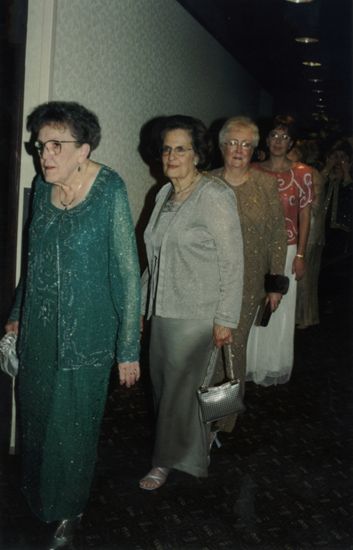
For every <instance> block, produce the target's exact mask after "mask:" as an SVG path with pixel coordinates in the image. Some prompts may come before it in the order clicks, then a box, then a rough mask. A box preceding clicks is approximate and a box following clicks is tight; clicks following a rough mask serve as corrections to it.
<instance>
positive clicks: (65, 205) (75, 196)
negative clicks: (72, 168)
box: [59, 165, 88, 210]
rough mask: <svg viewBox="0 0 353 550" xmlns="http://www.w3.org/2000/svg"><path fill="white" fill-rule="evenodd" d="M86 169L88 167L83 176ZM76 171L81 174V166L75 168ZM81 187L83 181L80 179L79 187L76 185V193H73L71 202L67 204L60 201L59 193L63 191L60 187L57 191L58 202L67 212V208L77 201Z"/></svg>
mask: <svg viewBox="0 0 353 550" xmlns="http://www.w3.org/2000/svg"><path fill="white" fill-rule="evenodd" d="M87 168H88V165H87V166H86V170H85V174H86V172H87ZM77 171H78V172H81V166H79V167H78V168H77ZM82 185H83V179H82V178H81V182H80V183H79V185H78V187H77V189H76V191H75V192H74V195H73V197H72V199H71V201H69V202H64V201H62V200H61V192H62V190H63V189H62V188H61V187H60V190H59V201H60V204H61V206H63V207H64V209H65V210H67V209H68V208H69V206H71V205H72V204H73V203H74V201H75V200H76V199H77V197H78V194H79V192H80V189H81V187H82Z"/></svg>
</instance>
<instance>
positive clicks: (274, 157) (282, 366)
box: [247, 116, 312, 386]
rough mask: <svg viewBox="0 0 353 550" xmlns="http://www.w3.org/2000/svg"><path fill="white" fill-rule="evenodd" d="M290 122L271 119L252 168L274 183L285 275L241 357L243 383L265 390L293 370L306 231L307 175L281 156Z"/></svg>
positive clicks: (307, 169)
mask: <svg viewBox="0 0 353 550" xmlns="http://www.w3.org/2000/svg"><path fill="white" fill-rule="evenodd" d="M294 139H295V135H294V121H293V119H292V118H291V117H282V116H277V117H275V119H274V121H273V125H272V129H271V131H270V132H269V134H268V136H267V141H266V143H267V146H268V148H269V153H270V154H269V158H268V160H265V161H264V162H261V163H258V164H255V165H254V167H256V168H257V169H258V170H260V171H262V172H265V173H266V174H269V175H271V176H274V177H275V178H276V179H277V183H278V191H279V197H280V199H281V203H282V207H283V212H284V217H285V224H286V230H287V258H286V266H285V275H287V277H289V279H290V284H289V291H288V293H287V294H286V296H284V297H283V300H282V303H281V308H280V309H279V310H278V313H277V314H276V315H273V316H272V318H271V319H270V322H269V325H268V326H267V327H266V328H264V327H258V326H253V327H252V328H251V331H250V335H249V340H248V352H247V379H248V380H253V381H254V382H256V383H257V384H262V385H265V386H269V385H272V384H279V383H285V382H287V381H288V380H289V378H290V376H291V372H292V367H293V352H294V330H295V304H296V288H297V284H296V281H298V280H300V279H301V278H302V277H303V275H304V272H305V252H306V244H307V240H308V235H309V229H310V212H311V202H312V175H311V174H312V171H311V168H310V167H309V166H307V165H305V164H302V163H300V162H292V161H291V160H289V159H288V157H287V153H288V152H289V150H290V149H291V147H292V146H293V145H294Z"/></svg>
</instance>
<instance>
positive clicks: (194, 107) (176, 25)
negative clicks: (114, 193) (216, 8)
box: [52, 0, 260, 221]
mask: <svg viewBox="0 0 353 550" xmlns="http://www.w3.org/2000/svg"><path fill="white" fill-rule="evenodd" d="M53 69H54V70H53V82H52V90H53V99H67V100H68V99H70V100H77V101H81V102H82V103H84V104H85V105H86V106H88V107H89V108H91V109H93V110H94V111H95V112H96V113H97V114H98V116H99V118H100V121H101V124H102V128H103V140H102V143H101V145H100V147H99V149H98V150H97V153H96V154H95V157H93V158H96V159H97V160H99V161H101V162H105V163H107V164H109V165H110V166H112V167H113V168H115V169H117V170H118V172H120V174H121V175H122V176H123V178H124V179H125V181H126V183H127V186H128V192H129V197H130V203H131V207H132V211H133V215H134V218H135V221H136V220H137V219H138V217H139V214H140V211H141V208H142V205H143V202H144V197H145V195H146V193H147V191H148V189H149V188H150V186H151V185H152V184H153V180H152V179H151V176H150V174H149V170H148V167H147V166H146V165H145V164H144V163H143V161H142V160H141V158H140V156H139V154H138V152H137V147H138V143H139V132H140V129H141V127H142V125H143V124H144V123H145V122H147V121H148V120H149V119H151V118H153V117H155V116H158V115H165V114H173V113H176V112H178V113H183V114H191V115H194V116H197V117H199V118H201V119H202V120H204V122H206V123H207V124H209V123H211V122H212V121H213V120H215V119H217V118H219V117H223V116H230V115H233V114H238V113H241V112H247V113H252V114H254V115H256V114H257V108H258V100H259V93H260V91H259V89H258V87H257V85H256V83H255V82H254V81H253V80H252V79H251V78H250V77H249V76H248V74H247V73H246V72H245V71H244V70H243V69H242V67H241V66H240V65H239V64H237V63H236V62H235V61H234V59H233V58H232V57H231V56H230V55H229V54H228V53H227V52H226V51H225V50H224V49H223V48H222V47H221V46H220V45H219V43H218V42H216V41H215V40H214V39H213V38H212V37H211V36H210V35H209V34H208V33H207V32H206V31H205V30H204V29H203V28H202V27H201V26H200V25H199V24H198V23H197V22H196V21H195V20H194V19H193V18H192V17H191V16H190V15H189V14H188V13H187V12H186V11H185V10H184V8H182V7H181V6H180V4H178V3H177V2H176V1H175V0H59V1H58V2H57V17H56V36H55V51H54V67H53Z"/></svg>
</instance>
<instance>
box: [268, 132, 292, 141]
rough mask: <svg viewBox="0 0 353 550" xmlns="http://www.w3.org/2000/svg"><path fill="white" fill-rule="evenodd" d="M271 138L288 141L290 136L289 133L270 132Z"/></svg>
mask: <svg viewBox="0 0 353 550" xmlns="http://www.w3.org/2000/svg"><path fill="white" fill-rule="evenodd" d="M270 139H278V140H279V141H288V140H290V136H289V135H288V134H277V132H270Z"/></svg>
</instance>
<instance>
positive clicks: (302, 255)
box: [295, 254, 304, 260]
mask: <svg viewBox="0 0 353 550" xmlns="http://www.w3.org/2000/svg"><path fill="white" fill-rule="evenodd" d="M295 257H296V258H301V259H302V260H304V254H296V255H295Z"/></svg>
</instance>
